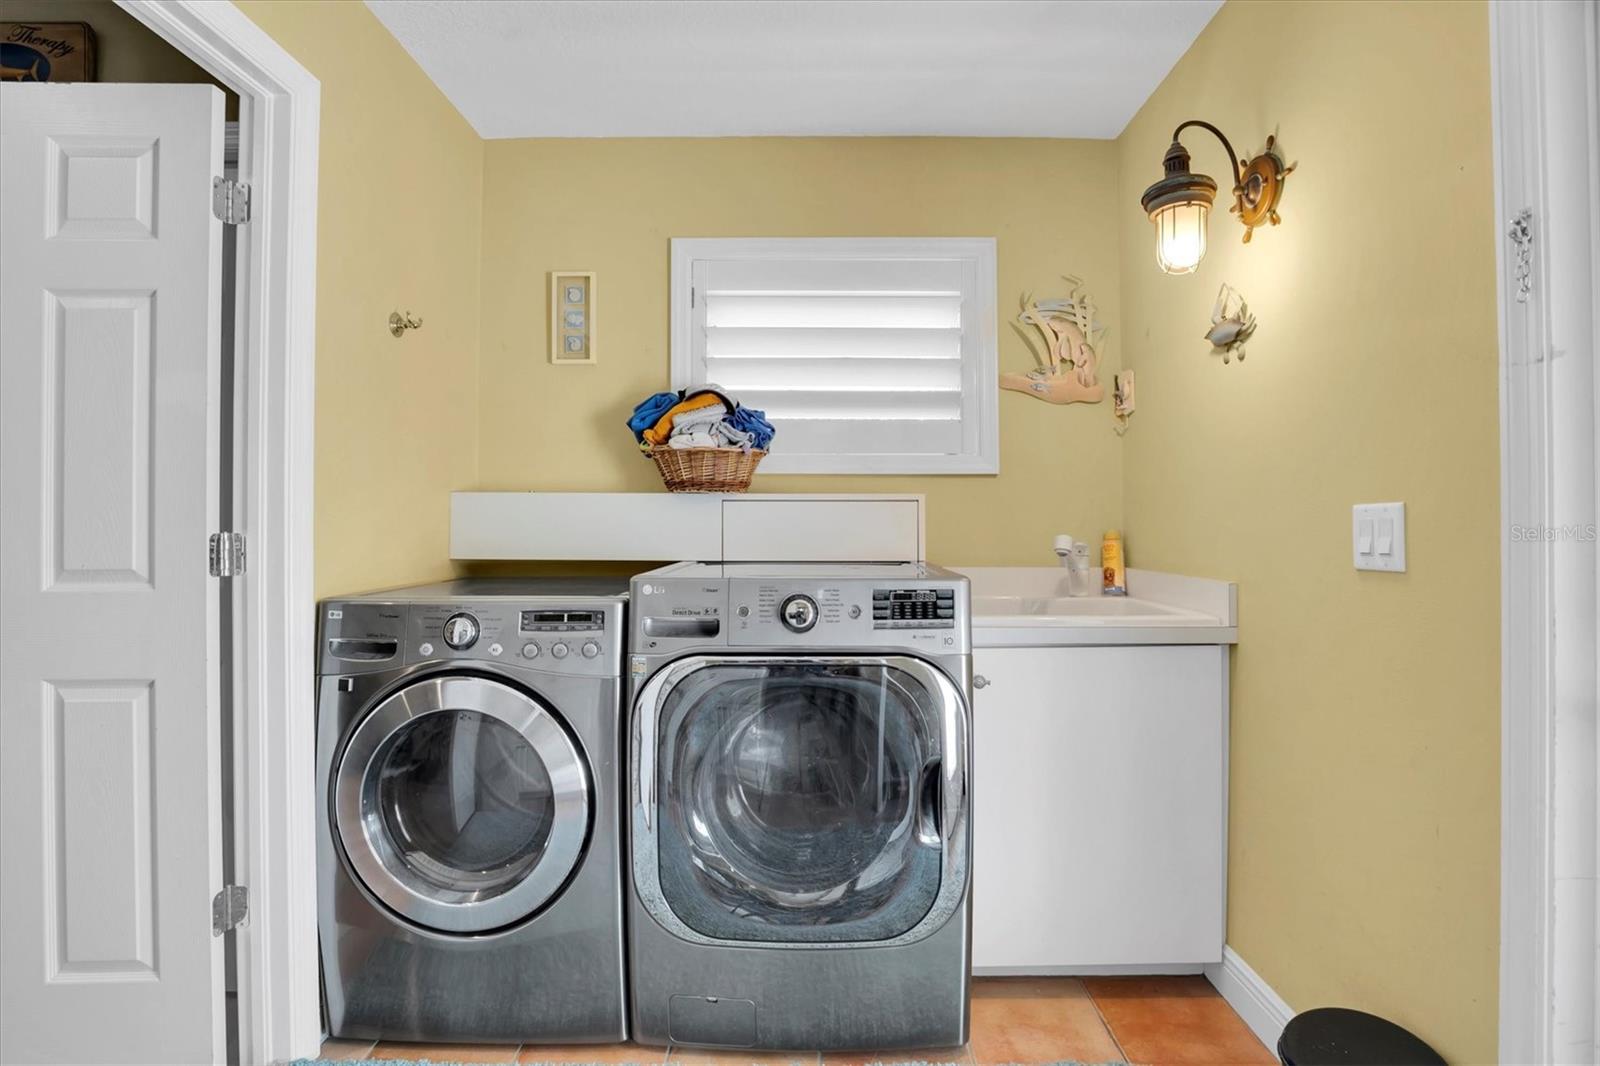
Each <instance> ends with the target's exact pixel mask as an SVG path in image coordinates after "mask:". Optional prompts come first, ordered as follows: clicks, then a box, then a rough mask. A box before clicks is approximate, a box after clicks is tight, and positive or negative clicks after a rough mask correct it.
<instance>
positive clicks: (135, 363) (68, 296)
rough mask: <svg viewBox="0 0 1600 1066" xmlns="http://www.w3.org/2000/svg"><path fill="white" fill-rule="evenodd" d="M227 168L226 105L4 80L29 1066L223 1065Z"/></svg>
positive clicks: (11, 971) (6, 526)
mask: <svg viewBox="0 0 1600 1066" xmlns="http://www.w3.org/2000/svg"><path fill="white" fill-rule="evenodd" d="M221 166H222V94H221V93H220V92H219V91H218V90H216V89H215V88H212V87H210V86H201V85H184V86H174V85H15V84H8V85H5V86H3V87H0V246H3V247H4V249H5V267H4V269H3V270H0V499H3V500H4V501H5V505H4V507H3V508H0V609H3V612H4V626H3V633H0V788H3V790H4V805H3V811H0V855H4V856H5V860H4V861H5V864H6V884H5V906H4V908H0V992H3V995H0V998H3V1001H4V1003H5V1025H4V1027H3V1028H0V1058H3V1059H4V1060H5V1061H8V1062H10V1061H25V1062H118V1061H144V1062H167V1063H177V1062H186V1063H187V1062H212V1061H217V1060H219V1059H220V1058H221V1057H222V1055H223V1011H222V989H223V981H222V972H223V965H222V963H223V953H222V944H223V942H222V940H221V939H220V938H214V937H213V936H212V934H211V898H212V896H213V894H215V893H216V891H217V890H218V889H219V888H221V881H222V874H221V832H220V820H219V819H220V770H221V761H220V740H219V736H220V734H219V724H220V723H219V718H218V710H219V700H218V695H219V693H218V658H217V656H218V647H217V598H216V593H215V583H214V582H213V581H212V579H211V578H209V577H208V576H207V574H206V537H207V535H208V534H209V533H210V532H211V530H212V528H213V523H214V521H215V515H216V513H217V488H216V486H217V474H218V467H217V440H218V437H217V432H218V431H217V415H218V403H217V395H216V393H217V389H218V387H219V381H218V355H219V344H220V336H219V322H220V319H219V310H220V278H221V272H220V259H221V223H219V222H218V221H217V220H216V219H215V218H214V217H213V216H212V213H211V180H212V177H213V176H214V175H217V174H220V173H221V172H222V171H221ZM91 1021H92V1024H85V1023H86V1022H91Z"/></svg>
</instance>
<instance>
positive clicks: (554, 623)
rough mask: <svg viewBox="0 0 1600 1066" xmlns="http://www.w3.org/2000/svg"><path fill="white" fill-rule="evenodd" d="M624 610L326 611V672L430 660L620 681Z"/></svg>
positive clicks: (397, 607) (369, 607)
mask: <svg viewBox="0 0 1600 1066" xmlns="http://www.w3.org/2000/svg"><path fill="white" fill-rule="evenodd" d="M622 617H623V614H622V605H621V603H620V602H619V603H616V604H607V605H593V604H578V603H574V604H559V603H558V604H550V603H543V602H539V601H527V600H524V601H517V600H510V599H483V600H466V599H463V600H453V601H443V600H441V601H437V602H434V601H424V602H411V603H382V602H374V601H370V600H350V601H343V602H341V601H329V602H327V603H325V604H323V605H322V618H321V626H320V628H321V647H320V649H319V652H320V655H319V660H320V666H321V672H322V673H325V674H330V673H366V672H369V671H374V670H385V669H393V668H394V667H395V666H398V665H405V666H414V665H418V664H421V663H428V662H452V663H460V662H474V661H476V662H484V663H495V664H500V665H503V666H506V667H511V668H517V669H524V670H539V671H544V672H558V673H563V674H580V675H587V676H595V677H614V676H617V675H618V674H619V673H620V672H621V669H622V644H623V639H624V634H623V633H622Z"/></svg>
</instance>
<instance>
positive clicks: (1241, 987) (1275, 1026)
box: [1205, 946, 1294, 1054]
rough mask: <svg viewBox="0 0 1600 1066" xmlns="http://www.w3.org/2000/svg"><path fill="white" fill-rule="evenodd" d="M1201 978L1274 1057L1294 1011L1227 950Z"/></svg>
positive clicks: (1236, 954) (1259, 976)
mask: <svg viewBox="0 0 1600 1066" xmlns="http://www.w3.org/2000/svg"><path fill="white" fill-rule="evenodd" d="M1205 974H1206V979H1207V980H1209V981H1210V982H1211V983H1212V984H1213V985H1215V986H1216V989H1217V991H1218V992H1221V993H1222V998H1223V999H1225V1000H1227V1001H1228V1006H1230V1007H1232V1008H1233V1009H1234V1011H1235V1012H1236V1013H1237V1014H1238V1015H1239V1017H1241V1018H1243V1019H1244V1023H1245V1024H1246V1025H1248V1026H1249V1027H1250V1031H1251V1032H1253V1033H1255V1034H1256V1037H1257V1039H1259V1040H1260V1041H1261V1042H1262V1043H1263V1044H1265V1045H1267V1048H1268V1050H1270V1051H1271V1052H1272V1053H1273V1054H1277V1051H1278V1037H1280V1036H1282V1035H1283V1027H1284V1026H1285V1025H1288V1024H1289V1019H1290V1018H1293V1017H1294V1010H1293V1009H1292V1008H1291V1007H1290V1006H1289V1004H1287V1003H1285V1002H1284V1001H1283V997H1282V996H1280V995H1278V993H1276V992H1274V991H1273V990H1272V986H1271V985H1269V984H1267V983H1266V982H1265V981H1263V980H1262V979H1261V975H1260V974H1258V973H1256V972H1255V971H1254V970H1252V969H1251V968H1250V964H1249V963H1247V962H1245V961H1244V960H1243V959H1241V958H1240V957H1239V953H1238V952H1236V951H1234V950H1233V949H1232V948H1230V947H1226V946H1224V947H1223V949H1222V962H1221V963H1220V964H1218V965H1215V966H1207V967H1206V970H1205Z"/></svg>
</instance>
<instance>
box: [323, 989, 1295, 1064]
mask: <svg viewBox="0 0 1600 1066" xmlns="http://www.w3.org/2000/svg"><path fill="white" fill-rule="evenodd" d="M322 1056H323V1058H327V1059H340V1060H347V1061H358V1060H360V1059H365V1058H373V1059H429V1060H432V1061H433V1062H468V1063H480V1062H499V1063H531V1062H605V1063H640V1064H643V1066H663V1064H666V1066H679V1064H682V1066H790V1064H796V1063H804V1064H807V1066H866V1064H869V1063H874V1062H888V1063H892V1062H906V1061H924V1062H932V1063H956V1064H961V1066H995V1064H1000V1063H1017V1064H1021V1066H1027V1064H1032V1063H1047V1062H1063V1061H1067V1062H1083V1063H1107V1062H1129V1063H1148V1064H1152V1066H1157V1064H1159V1066H1245V1064H1257V1063H1260V1064H1271V1063H1275V1062H1277V1059H1276V1058H1275V1057H1274V1056H1273V1055H1272V1053H1271V1052H1269V1051H1268V1050H1267V1049H1266V1048H1265V1047H1263V1046H1262V1045H1261V1042H1260V1041H1258V1040H1257V1039H1256V1038H1255V1036H1254V1034H1252V1033H1251V1032H1250V1030H1249V1029H1248V1028H1247V1027H1246V1026H1245V1024H1244V1022H1242V1021H1240V1020H1239V1016H1238V1015H1237V1014H1235V1013H1234V1012H1233V1009H1232V1008H1231V1007H1229V1006H1228V1004H1227V1003H1226V1002H1224V1001H1223V999H1222V997H1221V996H1219V995H1218V994H1217V991H1216V989H1214V988H1212V987H1211V984H1210V982H1208V981H1207V980H1206V979H1205V978H1204V977H1084V978H1077V977H986V978H979V979H977V980H975V981H973V983H972V1042H971V1043H970V1044H968V1045H967V1046H966V1047H964V1048H949V1049H945V1050H942V1051H927V1050H924V1051H907V1052H901V1053H883V1052H867V1053H861V1054H849V1053H836V1052H831V1051H830V1052H824V1053H822V1054H818V1053H817V1052H814V1051H811V1052H780V1053H764V1052H752V1051H706V1050H702V1049H700V1048H678V1047H674V1048H652V1047H643V1046H641V1045H638V1044H616V1045H609V1046H587V1047H549V1046H540V1045H534V1044H528V1045H525V1046H524V1047H522V1048H520V1049H519V1048H516V1047H511V1046H507V1045H487V1044H477V1045H472V1044H390V1043H379V1044H371V1043H361V1042H355V1041H348V1040H330V1041H328V1042H327V1043H326V1044H324V1045H323V1046H322Z"/></svg>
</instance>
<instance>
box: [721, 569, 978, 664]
mask: <svg viewBox="0 0 1600 1066" xmlns="http://www.w3.org/2000/svg"><path fill="white" fill-rule="evenodd" d="M958 604H959V605H960V606H959V611H960V612H962V613H963V614H964V612H965V609H966V607H965V604H966V592H965V586H964V585H956V584H950V583H945V584H938V583H928V584H918V585H915V586H908V587H900V586H893V587H889V586H877V585H873V584H868V583H866V582H860V581H822V582H804V583H802V582H797V581H785V580H773V581H762V580H749V579H734V580H732V581H729V582H728V608H727V610H726V612H725V619H726V621H727V638H728V643H729V644H730V645H733V646H739V645H757V644H764V645H772V646H776V647H783V646H788V645H793V646H799V647H839V646H854V647H884V646H900V647H908V646H909V647H916V648H924V649H926V650H927V651H929V652H949V651H952V650H964V649H965V647H966V646H967V644H968V637H967V634H966V632H965V627H964V625H958V620H957V614H958Z"/></svg>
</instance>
